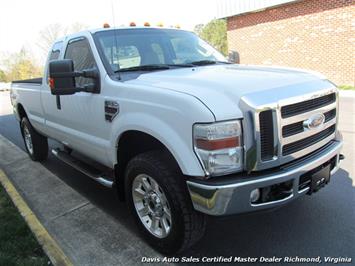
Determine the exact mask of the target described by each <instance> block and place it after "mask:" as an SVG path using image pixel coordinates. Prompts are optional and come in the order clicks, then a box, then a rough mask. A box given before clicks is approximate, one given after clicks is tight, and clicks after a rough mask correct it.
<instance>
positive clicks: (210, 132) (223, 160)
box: [193, 120, 243, 176]
mask: <svg viewBox="0 0 355 266" xmlns="http://www.w3.org/2000/svg"><path fill="white" fill-rule="evenodd" d="M193 136H194V149H195V152H196V154H197V156H198V158H199V160H200V161H201V163H202V165H203V166H204V168H205V171H206V174H208V175H211V176H216V175H223V174H229V173H233V172H237V171H240V170H242V168H243V148H242V143H241V142H242V128H241V123H240V121H239V120H235V121H228V122H218V123H213V124H195V125H194V128H193Z"/></svg>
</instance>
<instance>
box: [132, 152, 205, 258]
mask: <svg viewBox="0 0 355 266" xmlns="http://www.w3.org/2000/svg"><path fill="white" fill-rule="evenodd" d="M168 158H169V156H166V154H164V152H162V151H151V152H146V153H143V154H140V155H138V156H136V157H134V158H133V159H132V160H131V161H130V162H129V163H128V165H127V168H126V172H125V192H126V196H127V201H128V206H129V209H130V211H131V212H132V214H133V216H134V218H135V221H136V223H137V226H138V228H139V230H140V232H141V234H142V235H143V237H144V238H145V240H146V241H147V242H148V243H149V244H150V245H151V246H152V247H153V248H155V249H156V250H158V251H159V252H161V253H163V254H168V255H169V254H176V253H180V252H182V251H184V250H186V249H187V248H189V247H190V246H192V245H193V244H195V243H196V242H197V241H198V240H199V239H200V238H201V237H202V236H203V235H204V232H205V227H206V217H205V215H204V214H202V213H200V212H197V211H195V210H194V208H193V206H192V203H191V200H190V197H189V193H188V189H187V185H186V183H185V180H184V177H183V175H182V174H181V172H180V170H179V169H178V167H176V166H174V165H172V163H171V160H170V161H169V160H168ZM144 178H145V181H144V180H143V179H144ZM149 179H150V181H149ZM142 180H143V181H144V182H142ZM147 181H148V183H149V184H147V185H144V184H143V183H145V182H147ZM139 182H141V183H139ZM137 184H138V185H137ZM139 184H142V185H141V186H140V187H139ZM156 184H157V186H156ZM146 187H148V189H146ZM154 188H155V189H154ZM137 191H139V193H138V194H140V195H138V196H137V195H136V194H137V193H136V192H137ZM152 193H153V195H152ZM154 195H155V196H154ZM157 195H158V196H157ZM151 196H152V198H153V199H151ZM153 196H154V197H153ZM156 198H159V199H158V200H157V201H158V203H161V205H162V206H160V205H159V204H158V205H154V203H153V205H154V206H150V202H152V201H155V200H156ZM140 199H141V201H140ZM164 202H167V204H165V205H164ZM155 203H156V202H155ZM137 206H138V207H137ZM139 206H141V207H139ZM143 206H144V207H143ZM156 206H158V207H157V208H155V207H156ZM159 207H161V209H159ZM146 208H147V209H146ZM167 209H168V212H165V210H167ZM155 210H157V211H155ZM139 212H140V213H143V214H138V213H139ZM147 213H148V214H147ZM166 213H170V215H168V214H166ZM169 216H170V223H169V222H168V223H167V222H166V220H167V219H165V221H163V220H164V218H165V217H169ZM149 219H150V221H151V223H149ZM155 219H158V220H159V219H160V220H159V222H158V224H157V225H158V228H157V227H156V226H155V227H154V226H153V221H155ZM144 223H145V224H144ZM149 225H151V226H149ZM166 225H168V226H166ZM149 227H151V229H149ZM163 227H165V228H163ZM152 228H153V230H152ZM154 228H157V229H156V230H154ZM166 228H168V230H166ZM155 232H157V233H155ZM161 232H165V234H163V233H162V234H159V233H161Z"/></svg>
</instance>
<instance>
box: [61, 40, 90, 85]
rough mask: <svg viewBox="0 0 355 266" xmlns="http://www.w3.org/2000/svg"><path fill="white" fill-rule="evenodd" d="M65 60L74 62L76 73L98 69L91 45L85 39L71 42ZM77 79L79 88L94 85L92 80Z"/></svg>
mask: <svg viewBox="0 0 355 266" xmlns="http://www.w3.org/2000/svg"><path fill="white" fill-rule="evenodd" d="M64 58H65V59H72V60H73V62H74V70H75V71H82V70H84V69H89V68H95V67H96V64H95V59H94V56H93V54H92V52H91V48H90V45H89V43H88V41H87V40H86V39H84V38H80V39H76V40H73V41H71V42H69V44H68V46H67V49H66V51H65V56H64ZM75 79H76V84H77V85H78V86H83V85H85V84H88V83H92V79H90V78H83V77H77V78H75Z"/></svg>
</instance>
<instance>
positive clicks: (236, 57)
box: [228, 51, 240, 64]
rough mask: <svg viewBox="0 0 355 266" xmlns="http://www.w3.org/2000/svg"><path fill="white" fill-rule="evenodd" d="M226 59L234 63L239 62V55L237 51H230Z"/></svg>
mask: <svg viewBox="0 0 355 266" xmlns="http://www.w3.org/2000/svg"><path fill="white" fill-rule="evenodd" d="M228 61H229V62H231V63H234V64H239V63H240V56H239V53H238V52H237V51H231V52H230V53H229V54H228Z"/></svg>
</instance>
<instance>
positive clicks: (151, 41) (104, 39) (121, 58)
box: [94, 29, 227, 72]
mask: <svg viewBox="0 0 355 266" xmlns="http://www.w3.org/2000/svg"><path fill="white" fill-rule="evenodd" d="M94 38H95V42H96V46H97V47H98V49H99V53H100V55H101V58H102V60H103V61H104V64H105V66H106V68H109V69H110V70H111V71H110V72H117V71H120V70H122V69H139V67H140V66H150V65H160V66H161V65H163V66H164V65H167V66H179V65H180V66H181V65H183V64H191V63H193V62H200V61H207V62H210V61H211V62H227V60H226V58H225V57H224V56H223V55H222V54H221V53H219V52H218V51H217V50H216V49H214V48H213V47H211V46H210V45H209V44H207V43H206V42H205V41H203V40H201V39H200V38H199V37H197V36H196V35H195V34H194V33H192V32H188V31H182V30H174V29H118V30H109V31H101V32H97V33H95V35H94ZM137 67H138V68H137Z"/></svg>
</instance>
